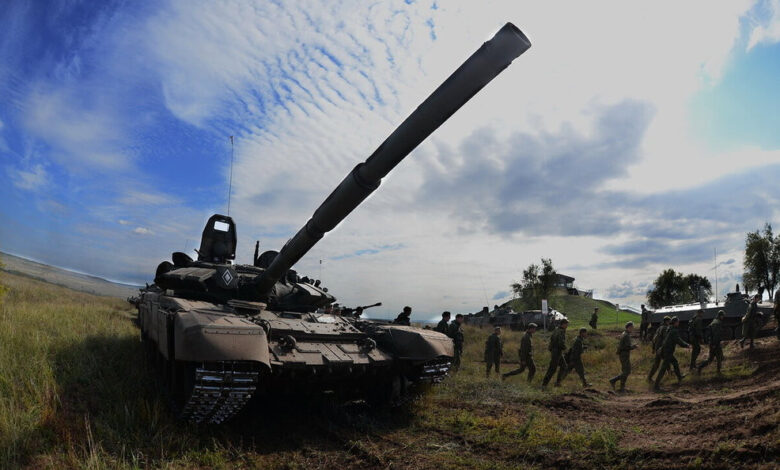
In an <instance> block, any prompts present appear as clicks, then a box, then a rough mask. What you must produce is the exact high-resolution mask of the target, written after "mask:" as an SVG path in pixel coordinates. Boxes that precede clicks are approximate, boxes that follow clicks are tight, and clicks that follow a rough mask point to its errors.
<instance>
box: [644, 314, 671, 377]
mask: <svg viewBox="0 0 780 470" xmlns="http://www.w3.org/2000/svg"><path fill="white" fill-rule="evenodd" d="M670 321H672V319H671V318H670V317H669V316H668V315H667V316H665V317H664V322H663V324H662V325H660V326H659V327H658V330H657V331H656V332H655V335H654V336H653V354H655V358H654V359H653V367H651V368H650V373H649V374H647V381H648V382H652V381H653V375H655V371H657V370H658V368H659V367H660V366H661V361H662V360H663V355H662V354H661V345H662V344H663V342H664V339H665V338H666V332H667V331H668V330H669V322H670Z"/></svg>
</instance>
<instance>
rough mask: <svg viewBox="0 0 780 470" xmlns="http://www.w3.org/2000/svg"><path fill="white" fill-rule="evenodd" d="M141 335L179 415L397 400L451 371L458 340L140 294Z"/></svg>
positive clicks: (200, 418)
mask: <svg viewBox="0 0 780 470" xmlns="http://www.w3.org/2000/svg"><path fill="white" fill-rule="evenodd" d="M137 307H138V323H139V326H140V328H141V338H142V341H143V342H144V344H145V347H146V350H147V351H148V353H149V354H148V355H149V357H150V360H151V361H152V363H153V364H156V365H157V366H158V367H157V368H156V370H157V373H158V374H159V375H160V379H161V382H162V383H163V384H164V385H165V386H166V389H167V390H168V392H169V394H170V396H171V398H172V402H173V408H174V411H175V413H176V414H177V415H179V416H180V417H181V418H183V419H187V420H189V421H192V422H195V423H214V424H218V423H221V422H223V421H226V420H228V419H230V418H231V417H232V416H234V415H235V414H237V413H238V412H240V411H241V409H243V408H244V407H245V406H246V404H247V403H248V402H249V400H250V399H251V398H252V397H253V396H256V395H286V396H288V395H290V394H303V395H316V394H322V393H326V392H327V393H331V394H335V395H336V396H338V397H340V398H341V399H343V400H353V399H366V400H371V401H372V402H375V403H378V402H385V403H388V404H392V403H398V402H401V401H402V400H404V399H405V398H406V397H408V396H411V395H413V394H414V392H415V391H416V390H417V389H419V388H420V387H421V386H422V385H425V384H430V383H435V382H439V381H441V380H442V379H444V377H446V376H447V374H448V372H449V368H450V363H451V361H452V358H453V356H454V347H453V344H452V340H450V338H448V337H447V336H446V335H443V334H441V333H437V332H433V331H427V330H423V329H420V328H414V327H407V326H399V325H390V324H383V323H374V322H370V321H361V320H357V319H354V318H348V317H342V316H334V315H326V314H317V313H300V312H283V311H271V310H267V309H266V308H265V305H264V304H262V303H250V302H240V303H232V304H231V303H228V304H216V303H210V302H206V301H193V300H186V299H181V298H177V297H174V296H171V295H166V293H165V292H164V291H161V290H159V289H151V290H148V291H146V292H143V293H142V294H141V296H140V297H139V299H138V301H137Z"/></svg>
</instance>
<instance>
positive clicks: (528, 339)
mask: <svg viewBox="0 0 780 470" xmlns="http://www.w3.org/2000/svg"><path fill="white" fill-rule="evenodd" d="M778 292H779V293H778V296H779V297H780V291H778ZM760 300H761V299H760V296H759V295H755V296H754V297H753V298H752V299H751V302H750V304H749V305H748V308H747V312H746V314H745V316H744V317H743V318H742V339H741V340H740V342H739V344H740V346H742V347H744V346H745V344H746V343H747V344H748V347H750V348H752V347H753V340H754V338H755V336H756V333H757V331H758V329H759V325H760V324H759V321H758V315H759V314H758V307H757V303H758V302H759V301H760ZM411 313H412V309H411V307H404V309H403V311H402V312H401V313H400V314H399V315H398V317H397V318H396V319H395V320H394V321H393V323H395V324H400V325H409V324H410V317H411ZM650 313H651V312H650V311H649V310H647V309H646V308H645V306H644V305H642V313H641V321H640V329H639V338H640V339H641V340H642V341H646V342H649V343H650V346H651V347H652V352H653V354H654V357H653V364H652V366H651V368H650V372H649V373H648V375H647V380H648V382H650V383H652V384H654V390H656V391H658V390H660V385H661V382H662V380H663V378H664V376H665V375H666V373H667V372H670V373H672V372H673V373H674V374H675V376H676V377H677V380H678V382H680V381H682V379H683V378H684V377H685V374H683V373H682V372H681V371H680V364H679V362H678V361H677V358H676V357H675V350H676V348H677V347H678V346H680V347H683V348H686V349H690V350H691V356H690V363H689V364H688V368H689V370H690V371H692V372H695V373H697V374H698V373H701V370H702V369H703V368H705V367H707V366H708V365H710V364H711V363H712V362H715V363H716V365H717V373H718V374H719V375H720V374H721V366H722V364H723V348H722V345H721V343H722V342H723V340H724V339H726V327H725V326H724V325H723V319H724V317H725V312H724V311H723V310H720V311H718V313H717V315H716V318H715V319H714V320H713V321H712V322H711V323H710V325H709V335H705V328H704V322H703V318H702V317H703V313H704V312H703V311H702V310H699V311H698V312H696V315H695V316H694V318H693V319H692V320H691V321H690V322H689V325H688V340H689V341H688V342H686V341H684V340H683V339H682V338H681V337H680V331H679V325H680V321H679V319H678V318H677V317H669V316H666V317H664V319H663V322H662V324H661V325H660V326H659V327H658V329H657V330H655V333H654V334H653V335H652V338H650ZM774 316H775V319H776V321H777V323H778V329H777V335H778V339H780V298H778V299H775V309H774ZM451 319H452V314H451V313H450V312H444V313H442V318H441V321H439V323H438V324H437V325H436V327H435V328H434V330H435V331H438V332H440V333H444V334H446V335H447V336H449V337H450V338H452V341H453V344H454V349H455V354H454V358H453V363H452V368H453V370H454V371H457V370H458V369H459V368H460V364H461V357H462V355H463V343H464V336H463V329H462V325H463V321H464V317H463V315H461V314H457V315H455V319H454V320H452V321H450V320H451ZM588 323H589V325H590V326H591V328H593V329H597V327H598V308H595V309H594V311H593V314H592V315H591V319H590V321H589V322H588ZM568 326H569V321H568V320H567V319H563V320H561V321H560V322H559V324H558V326H557V327H556V328H555V330H554V331H553V333H552V334H551V335H550V339H549V343H548V349H549V351H550V363H549V365H548V367H547V372H546V373H545V375H544V378H543V379H542V388H543V389H545V388H546V387H547V385H548V384H549V383H550V381H551V380H552V378H553V376H555V377H556V380H555V386H556V387H557V386H560V385H561V382H562V381H563V380H564V379H565V378H566V376H567V375H568V374H569V373H570V372H571V371H575V372H576V373H577V375H578V376H579V378H580V380H581V381H582V386H583V387H589V386H591V384H590V383H589V382H588V380H587V378H586V376H585V367H584V365H583V362H582V354H583V353H584V352H585V350H586V349H587V346H586V345H585V339H586V338H587V336H588V330H587V329H586V328H580V329H579V332H578V334H577V336H576V337H575V338H574V342H573V343H572V345H571V347H570V348H568V350H567V348H566V330H567V328H568ZM537 329H538V325H536V324H535V323H530V324H528V325H527V328H526V331H525V334H524V335H523V336H522V338H521V340H520V350H519V359H520V365H519V367H518V368H517V369H514V370H512V371H509V372H506V373H504V374H501V359H502V358H503V356H504V351H503V342H502V339H501V327H495V328H494V330H493V333H492V334H491V335H490V336H489V337H488V339H487V341H486V342H485V355H484V358H485V376H486V377H487V378H489V377H490V373H491V371H493V370H495V372H496V374H497V375H499V376H500V377H501V379H502V380H504V379H506V378H507V377H511V376H513V375H519V374H522V373H523V372H525V371H526V370H527V371H528V377H527V380H528V382H529V383H530V382H531V381H532V380H533V378H534V375H535V374H536V363H535V362H534V352H533V343H532V338H533V335H534V334H535V333H536V330H537ZM633 331H634V323H633V322H627V323H626V324H625V327H624V330H623V333H622V335H621V337H620V340H619V342H618V345H617V351H616V353H617V355H618V357H619V359H620V365H621V370H620V373H619V374H617V375H615V376H614V377H612V378H611V379H609V383H610V386H611V387H612V389H613V390H615V389H616V386H617V384H618V383H619V384H620V388H619V389H618V390H619V391H625V389H626V380H627V379H628V377H629V375H630V374H631V351H633V350H635V349H636V348H637V347H638V345H637V344H634V343H633V342H632V341H631V335H632V333H633ZM705 343H706V344H707V345H708V346H709V354H708V356H707V359H706V360H704V361H701V362H697V359H698V358H699V355H700V354H701V347H702V345H703V344H705ZM556 373H557V374H556Z"/></svg>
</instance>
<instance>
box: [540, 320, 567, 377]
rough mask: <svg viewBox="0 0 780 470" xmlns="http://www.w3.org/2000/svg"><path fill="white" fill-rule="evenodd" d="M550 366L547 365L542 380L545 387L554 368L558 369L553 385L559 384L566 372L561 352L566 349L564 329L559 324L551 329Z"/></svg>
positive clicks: (564, 360)
mask: <svg viewBox="0 0 780 470" xmlns="http://www.w3.org/2000/svg"><path fill="white" fill-rule="evenodd" d="M548 349H549V350H550V366H549V367H547V373H546V374H544V380H542V386H543V387H546V386H547V384H548V383H550V379H552V376H553V374H555V369H558V377H557V378H556V380H555V385H560V384H561V379H563V376H564V375H565V374H566V370H567V367H566V358H565V357H563V352H564V351H565V350H566V330H564V329H563V328H561V327H560V326H559V327H557V328H556V329H555V331H553V333H552V335H551V336H550V345H549V347H548Z"/></svg>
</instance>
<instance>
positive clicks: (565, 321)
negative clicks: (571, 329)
mask: <svg viewBox="0 0 780 470" xmlns="http://www.w3.org/2000/svg"><path fill="white" fill-rule="evenodd" d="M564 323H566V324H568V323H569V319H568V318H564V319H563V320H561V324H564Z"/></svg>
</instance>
